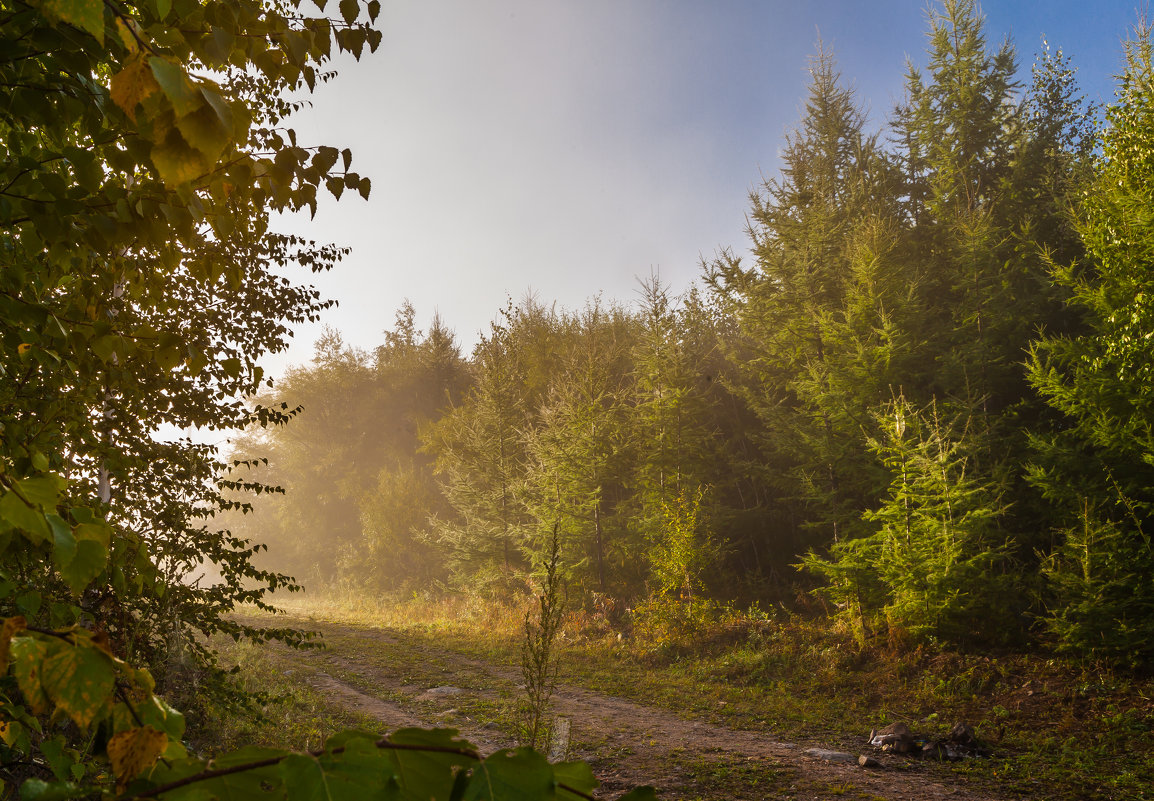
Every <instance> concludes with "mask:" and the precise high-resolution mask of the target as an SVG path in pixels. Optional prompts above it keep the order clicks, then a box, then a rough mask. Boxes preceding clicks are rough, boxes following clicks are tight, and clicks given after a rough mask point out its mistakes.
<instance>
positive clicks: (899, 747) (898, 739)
mask: <svg viewBox="0 0 1154 801" xmlns="http://www.w3.org/2000/svg"><path fill="white" fill-rule="evenodd" d="M872 734H873V736H872V737H870V745H872V746H874V747H875V748H880V749H881V750H882V751H885V752H886V753H887V754H908V753H911V752H912V751H913V750H914V748H915V747H916V745H917V743H916V742H915V741H914V735H913V734H911V733H910V727H909V726H907V725H906V724H904V723H893V724H890V725H889V726H886V727H885V728H884V729H881V730H880V731H876V732H872Z"/></svg>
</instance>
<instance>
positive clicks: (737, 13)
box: [267, 0, 1139, 374]
mask: <svg viewBox="0 0 1154 801" xmlns="http://www.w3.org/2000/svg"><path fill="white" fill-rule="evenodd" d="M927 8H928V6H927V5H926V4H925V3H924V2H921V1H920V0H762V1H761V2H752V1H744V2H739V0H714V1H713V2H706V0H699V1H698V2H688V0H686V1H685V2H679V1H677V0H568V2H560V1H559V0H485V1H484V2H478V0H454V1H452V2H450V1H449V0H440V1H437V2H434V1H433V0H405V1H404V2H389V1H388V0H386V2H385V6H384V10H383V12H382V14H381V16H380V18H379V20H378V24H379V26H380V27H381V28H382V30H383V32H384V40H383V44H382V46H381V49H380V50H378V52H377V53H376V54H375V55H372V56H366V57H365V59H364V60H363V61H362V62H361V63H353V62H351V61H349V62H345V61H340V62H338V63H337V65H336V66H337V68H338V69H339V70H340V75H339V77H338V78H337V79H335V80H334V81H333V82H331V83H329V84H327V85H326V86H324V87H322V88H321V89H320V90H319V91H318V93H317V94H316V95H315V96H314V97H313V106H312V107H311V108H310V109H308V110H306V111H303V112H301V113H300V114H299V115H298V116H297V118H296V119H295V127H296V128H297V131H298V133H299V134H300V139H301V141H302V143H313V144H320V143H324V144H332V145H336V146H339V147H351V148H352V149H353V152H354V169H355V170H358V171H360V172H361V173H363V174H366V175H369V176H370V177H371V178H372V181H373V192H372V197H371V199H370V200H369V201H368V202H367V203H366V202H362V201H360V200H359V199H357V198H350V197H346V199H344V200H342V201H341V202H340V203H339V204H337V203H335V202H331V198H330V199H329V200H330V202H327V203H322V204H321V207H320V210H319V212H318V214H317V217H316V219H315V220H314V221H312V222H309V221H308V219H307V216H306V217H304V218H300V217H291V218H285V219H283V220H282V221H281V223H280V227H282V228H285V229H292V230H296V231H298V232H299V233H302V234H304V235H306V236H308V237H310V238H313V239H318V240H326V241H333V242H337V243H340V244H345V245H349V246H351V247H352V248H353V253H352V255H351V256H350V257H349V258H348V259H347V260H346V261H345V262H344V263H343V264H342V265H341V266H340V267H339V268H338V269H337V270H336V271H334V272H333V273H332V274H330V275H326V276H319V277H310V280H312V281H313V282H314V283H316V284H317V286H318V287H320V289H321V290H322V292H323V293H324V294H325V295H326V296H327V297H332V298H335V299H336V300H337V301H338V302H339V304H340V306H339V308H337V309H335V310H332V311H330V312H329V313H328V315H327V317H326V320H325V322H326V323H327V324H329V325H332V326H334V327H336V328H338V329H340V330H341V332H342V333H343V334H344V335H345V339H346V341H348V342H349V343H351V344H354V345H359V346H362V347H366V348H370V347H372V346H374V345H376V344H378V343H379V342H380V341H381V340H382V337H381V331H382V330H384V329H385V328H388V327H391V325H392V321H393V317H394V312H395V310H396V309H397V307H398V306H399V305H400V304H401V303H402V301H403V300H404V299H406V298H408V299H409V300H410V301H411V302H412V303H413V304H414V306H415V307H416V311H417V319H418V324H419V325H421V326H425V325H427V323H428V320H429V318H430V317H431V316H432V314H433V312H434V311H439V312H440V314H441V316H442V317H443V319H444V320H445V321H446V323H447V324H448V325H449V326H450V327H452V328H453V329H455V330H456V332H457V335H458V339H459V340H460V341H461V342H462V343H463V345H464V346H465V349H466V351H467V350H468V349H469V347H471V345H472V343H474V342H475V341H476V336H477V333H478V332H479V331H481V330H483V329H485V328H486V327H487V325H488V322H489V320H491V319H492V318H493V316H494V315H495V314H496V312H497V311H498V309H500V308H501V307H503V306H504V304H505V300H506V298H507V297H512V298H513V299H514V300H517V299H519V298H521V297H522V296H523V295H524V294H525V293H526V292H527V291H533V292H535V293H536V294H537V295H538V297H539V298H540V299H541V300H542V301H545V302H553V301H556V302H558V303H559V304H560V305H561V306H564V307H568V308H574V307H579V306H580V305H581V304H583V303H584V302H585V300H586V299H587V298H589V297H591V296H593V295H595V294H597V293H601V294H602V296H603V297H604V298H606V299H616V300H620V301H623V302H631V301H633V300H634V299H635V298H636V289H637V277H638V276H648V275H649V274H650V273H651V272H652V271H659V272H660V274H661V276H662V278H663V279H664V280H665V281H666V282H667V283H669V284H670V285H671V286H672V287H673V288H674V289H676V290H678V291H681V290H683V289H685V288H686V287H688V286H689V284H690V283H691V282H692V281H693V280H695V279H696V278H697V276H698V274H699V271H700V262H701V259H702V258H703V257H704V258H710V257H711V256H713V255H714V254H715V253H716V252H717V251H718V250H719V249H720V248H732V249H733V250H734V251H735V252H737V253H743V252H744V251H745V250H746V237H745V234H744V226H745V212H746V209H747V207H748V194H749V192H750V190H751V189H754V188H755V187H756V186H758V185H759V184H760V183H761V180H762V176H766V177H770V176H773V175H774V173H775V171H776V170H777V168H778V166H779V161H778V152H779V148H780V147H781V145H782V142H783V137H784V135H785V133H786V132H787V131H789V130H790V129H791V128H792V127H793V126H794V125H795V124H796V123H797V121H798V119H799V115H800V109H801V104H802V103H803V101H804V98H805V91H806V84H807V80H808V75H807V73H806V66H807V63H808V59H809V57H810V56H811V55H812V54H813V52H814V50H815V45H816V42H817V41H818V38H819V36H820V38H821V40H822V41H823V42H824V44H825V46H826V48H827V49H828V50H832V52H833V53H834V55H835V56H836V58H837V62H838V66H839V69H840V71H841V73H842V76H843V79H844V80H845V81H846V82H847V83H848V84H849V85H852V86H853V87H855V89H856V91H857V94H858V98H859V101H860V102H861V104H862V105H863V106H864V107H865V108H866V109H868V112H869V115H870V120H871V124H873V125H874V126H878V127H880V126H881V125H883V124H884V122H885V120H886V118H887V117H888V116H889V114H890V112H891V110H892V108H893V106H894V105H895V103H896V102H897V101H898V100H899V99H900V97H901V94H902V87H903V81H904V75H905V71H906V63H907V59H909V60H910V61H912V62H913V63H914V64H915V65H922V64H924V61H925V56H924V48H925V42H926V39H925V34H926V30H927V29H928V25H927V16H926V12H927ZM982 11H983V13H984V14H985V15H986V21H987V35H988V38H989V40H990V42H991V44H992V45H996V44H997V43H998V42H1000V41H1001V39H1002V38H1003V37H1005V36H1007V35H1009V36H1010V37H1011V39H1012V41H1013V42H1014V44H1015V46H1016V48H1017V50H1018V55H1019V64H1020V65H1021V68H1022V75H1023V78H1024V79H1025V80H1028V71H1029V65H1030V63H1031V61H1032V60H1033V57H1034V54H1035V53H1036V52H1037V51H1038V50H1039V48H1040V45H1041V39H1042V36H1043V35H1045V36H1046V37H1047V38H1048V39H1049V41H1050V44H1051V46H1052V47H1055V48H1057V47H1061V48H1062V49H1064V50H1065V52H1066V53H1067V54H1069V55H1070V56H1071V57H1072V58H1073V61H1074V64H1075V65H1076V66H1077V67H1078V68H1079V82H1080V84H1081V86H1082V88H1083V90H1084V92H1085V93H1086V95H1087V96H1088V97H1089V98H1091V99H1094V100H1099V101H1108V100H1109V99H1110V97H1111V96H1112V92H1113V80H1112V75H1113V74H1114V73H1116V72H1117V71H1118V69H1119V65H1120V63H1121V52H1122V50H1121V40H1122V39H1123V38H1124V37H1125V36H1126V34H1127V32H1128V31H1129V30H1130V29H1131V28H1132V27H1133V25H1134V23H1135V22H1136V21H1137V19H1138V13H1139V11H1138V6H1137V5H1136V4H1135V3H1134V2H1133V0H1127V1H1126V2H1120V1H1117V0H1097V2H1093V3H1089V2H1067V1H1066V0H1013V1H1011V0H1000V1H999V2H993V1H991V2H986V3H983V4H982ZM318 333H319V327H318V326H311V327H303V328H301V329H299V330H298V331H297V335H296V339H295V344H294V346H293V348H292V349H291V350H290V351H289V353H288V354H287V355H285V356H283V357H279V358H277V359H276V360H271V361H270V362H269V363H268V365H267V366H268V367H269V368H270V369H271V370H272V372H273V374H279V373H280V372H281V371H282V370H283V369H284V367H285V366H286V364H289V363H303V362H306V361H307V360H308V359H309V358H310V356H311V353H312V342H313V340H314V339H315V338H316V336H317V335H318Z"/></svg>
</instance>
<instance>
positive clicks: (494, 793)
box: [465, 748, 554, 801]
mask: <svg viewBox="0 0 1154 801" xmlns="http://www.w3.org/2000/svg"><path fill="white" fill-rule="evenodd" d="M553 793H554V782H553V769H552V768H551V767H550V765H549V760H547V759H545V757H543V756H542V755H541V754H538V753H537V752H536V751H533V750H532V749H529V748H518V749H516V750H513V751H497V752H496V753H494V754H491V755H490V756H489V757H488V758H487V759H485V761H484V762H482V763H481V764H479V765H477V766H476V767H475V768H473V776H472V779H471V780H470V782H469V787H468V789H467V790H466V791H465V801H503V799H506V798H524V799H546V798H551V797H552V796H553Z"/></svg>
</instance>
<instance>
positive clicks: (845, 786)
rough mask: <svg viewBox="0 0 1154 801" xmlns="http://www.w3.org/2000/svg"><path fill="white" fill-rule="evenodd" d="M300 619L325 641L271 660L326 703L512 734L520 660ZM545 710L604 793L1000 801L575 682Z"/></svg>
mask: <svg viewBox="0 0 1154 801" xmlns="http://www.w3.org/2000/svg"><path fill="white" fill-rule="evenodd" d="M299 623H300V625H302V626H306V627H308V628H311V629H316V630H319V631H320V632H322V633H323V635H324V638H325V642H326V644H327V648H326V649H325V650H323V651H305V652H300V651H292V652H290V651H287V650H282V651H278V652H277V653H278V656H277V659H278V660H284V663H285V665H286V666H287V665H288V664H289V663H290V662H291V664H292V669H293V670H296V671H300V673H301V676H302V679H303V680H305V681H308V682H309V683H310V684H311V685H312V686H313V687H314V688H315V689H317V690H318V691H319V692H321V693H322V694H323V695H324V696H325V698H326V699H327V701H328V702H329V703H331V704H335V705H337V706H340V707H342V708H345V709H352V710H355V711H357V712H360V713H362V714H365V715H368V716H370V717H372V718H374V719H376V720H377V721H379V722H380V724H381V726H382V727H384V728H399V727H403V726H424V727H451V728H456V729H459V730H460V731H461V733H462V735H463V736H464V737H466V738H467V739H469V740H470V741H471V742H473V743H474V744H475V745H476V746H477V747H478V748H479V749H480V750H481V751H482V752H484V753H488V752H491V751H493V750H495V749H498V748H505V747H509V746H511V745H513V744H514V742H513V736H512V732H513V726H512V720H511V714H510V712H511V710H512V709H513V704H514V701H515V699H516V697H517V695H518V693H519V690H518V686H517V685H518V683H519V681H520V676H519V674H518V672H517V671H515V670H511V669H510V668H508V667H507V666H501V665H494V664H490V663H487V662H484V661H481V660H478V659H475V658H472V657H469V656H466V655H463V654H460V653H457V652H454V651H451V650H448V649H441V648H435V647H431V646H429V645H427V644H424V643H420V642H417V641H415V640H411V639H409V638H406V637H405V636H404V635H403V634H401V633H398V632H390V631H386V630H382V629H374V628H365V627H359V626H346V625H338V624H331V623H318V622H316V621H311V620H310V621H299ZM554 711H555V712H556V713H557V714H559V715H561V716H564V717H566V718H568V719H569V721H570V722H571V727H572V734H571V740H570V750H569V752H568V756H569V758H577V759H583V760H585V761H587V762H589V763H590V764H591V765H592V766H593V768H594V772H595V773H596V774H597V777H598V778H599V779H600V780H601V783H602V786H601V788H600V790H599V793H598V794H599V795H601V796H604V797H607V798H611V797H615V796H616V795H619V794H620V793H621V792H623V791H625V790H627V789H629V788H631V787H634V786H637V785H640V784H652V785H654V786H655V787H657V789H658V791H659V793H660V794H661V796H662V797H663V798H666V799H720V798H736V799H746V798H748V799H797V800H798V801H800V800H801V799H827V798H828V799H833V798H838V799H862V800H863V801H864V800H865V799H871V800H872V801H879V800H880V799H885V801H898V800H899V799H901V800H902V801H914V800H915V799H916V800H918V801H922V800H923V799H924V800H925V801H934V800H935V799H956V800H957V801H998V799H996V797H994V796H991V795H988V794H985V793H983V792H981V791H977V790H975V789H973V788H971V787H966V786H958V785H956V784H955V783H954V782H953V780H952V779H948V778H947V779H943V778H941V777H935V776H934V773H933V770H932V766H930V765H927V764H925V763H916V762H908V761H905V760H901V759H898V758H883V759H882V762H883V766H882V767H881V768H875V769H863V768H861V767H859V766H858V765H857V763H856V761H855V762H853V763H850V764H846V763H838V762H833V761H828V760H826V759H821V758H817V757H815V756H813V755H811V754H808V753H807V751H808V750H809V749H811V748H813V747H815V746H817V745H819V744H814V743H804V744H799V743H790V742H783V741H781V740H780V739H778V738H776V737H775V736H774V735H773V734H772V733H769V732H765V733H763V732H755V731H744V730H738V729H731V728H727V727H724V726H718V725H714V724H711V723H707V722H703V721H699V720H698V721H695V720H691V719H686V718H683V717H680V716H678V715H677V714H675V713H673V712H670V711H667V710H664V709H660V708H655V707H649V706H643V705H640V704H637V703H634V702H632V701H629V700H625V699H622V698H616V697H612V696H607V695H603V694H600V693H597V692H593V691H590V690H587V689H583V688H580V687H573V686H562V687H559V688H558V691H557V694H556V697H555V699H554ZM858 753H864V752H854V753H853V754H852V757H853V758H854V759H855V760H856V758H857V756H858ZM871 755H873V754H872V753H871ZM943 775H945V774H943ZM947 781H948V782H950V784H951V785H954V786H947V784H946V782H947Z"/></svg>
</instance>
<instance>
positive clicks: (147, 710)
mask: <svg viewBox="0 0 1154 801" xmlns="http://www.w3.org/2000/svg"><path fill="white" fill-rule="evenodd" d="M135 708H136V714H137V716H138V717H139V718H140V722H141V723H142V724H143V725H145V726H151V727H152V728H154V729H157V730H159V731H162V732H164V733H165V734H167V735H168V736H169V737H171V738H172V739H173V740H180V739H181V738H183V737H184V715H182V714H180V713H179V712H177V711H176V710H175V709H173V708H172V707H170V706H169V705H168V704H166V703H165V702H164V700H163V699H161V698H158V697H157V696H155V695H151V696H149V698H148V700H146V701H144V702H143V703H141V704H138V705H137V706H136V707H135Z"/></svg>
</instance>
